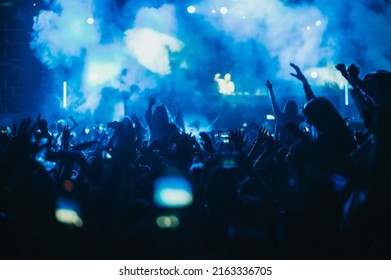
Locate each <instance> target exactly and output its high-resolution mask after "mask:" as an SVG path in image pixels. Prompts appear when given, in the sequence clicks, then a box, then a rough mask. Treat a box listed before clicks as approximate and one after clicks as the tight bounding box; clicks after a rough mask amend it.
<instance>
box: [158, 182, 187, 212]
mask: <svg viewBox="0 0 391 280" xmlns="http://www.w3.org/2000/svg"><path fill="white" fill-rule="evenodd" d="M153 199H154V202H155V204H156V205H157V206H160V207H168V208H180V207H186V206H189V205H191V204H192V203H193V191H192V186H191V184H190V182H189V181H188V180H187V179H185V178H183V177H161V178H159V179H157V180H156V181H155V184H154V194H153Z"/></svg>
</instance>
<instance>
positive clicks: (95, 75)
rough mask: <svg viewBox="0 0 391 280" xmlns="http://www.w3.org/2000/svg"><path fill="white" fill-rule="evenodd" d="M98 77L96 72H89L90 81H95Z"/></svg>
mask: <svg viewBox="0 0 391 280" xmlns="http://www.w3.org/2000/svg"><path fill="white" fill-rule="evenodd" d="M97 79H98V74H96V73H91V74H90V81H91V82H94V81H96V80H97Z"/></svg>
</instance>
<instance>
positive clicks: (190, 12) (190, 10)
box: [187, 6, 196, 14]
mask: <svg viewBox="0 0 391 280" xmlns="http://www.w3.org/2000/svg"><path fill="white" fill-rule="evenodd" d="M195 11H196V8H195V7H194V6H189V7H187V12H188V13H189V14H194V13H195Z"/></svg>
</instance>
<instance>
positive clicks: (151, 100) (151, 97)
mask: <svg viewBox="0 0 391 280" xmlns="http://www.w3.org/2000/svg"><path fill="white" fill-rule="evenodd" d="M156 102H157V94H156V93H151V94H150V95H149V100H148V109H147V111H146V112H145V120H146V122H147V124H148V126H151V121H152V107H153V105H155V104H156Z"/></svg>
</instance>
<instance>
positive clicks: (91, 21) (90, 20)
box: [87, 17, 95, 24]
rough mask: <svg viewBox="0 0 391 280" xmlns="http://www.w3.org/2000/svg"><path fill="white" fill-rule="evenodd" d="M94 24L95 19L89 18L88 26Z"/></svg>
mask: <svg viewBox="0 0 391 280" xmlns="http://www.w3.org/2000/svg"><path fill="white" fill-rule="evenodd" d="M94 22H95V20H94V18H92V17H89V18H88V19H87V23H88V24H94Z"/></svg>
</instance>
